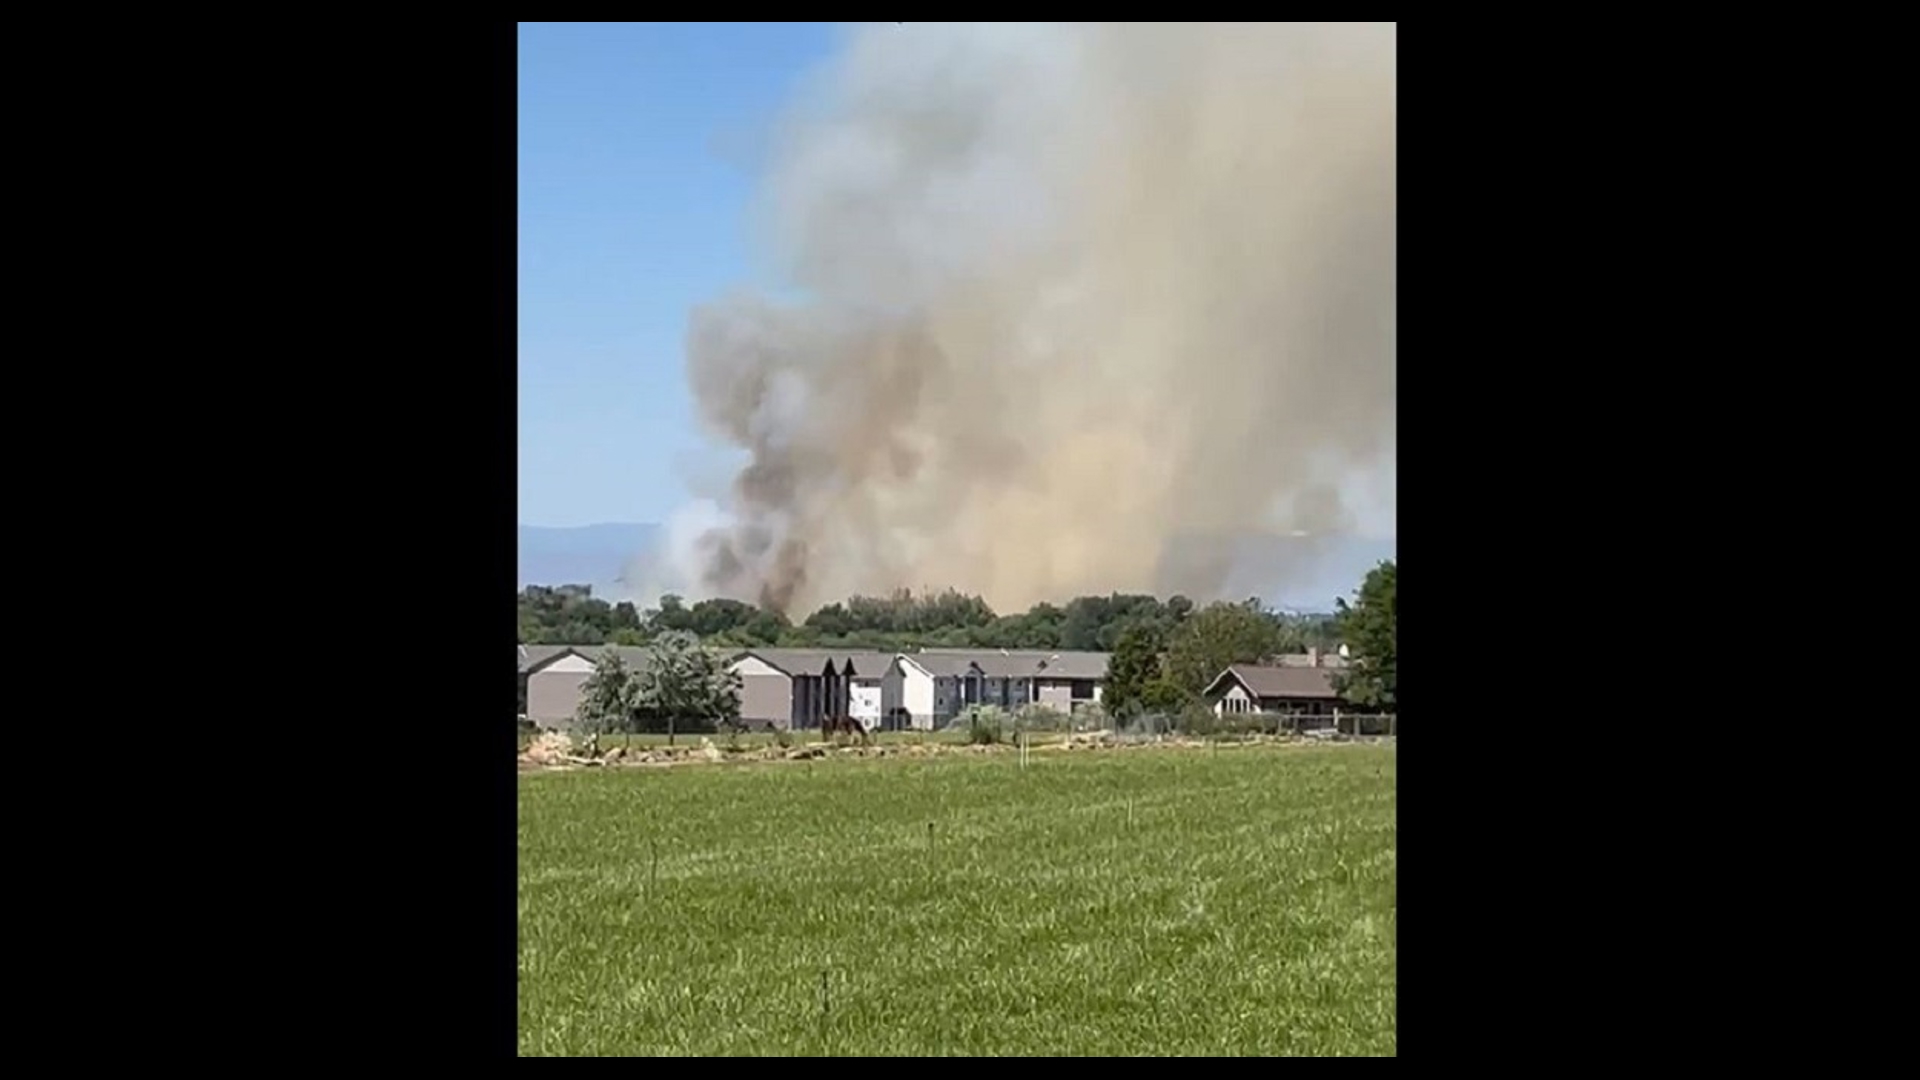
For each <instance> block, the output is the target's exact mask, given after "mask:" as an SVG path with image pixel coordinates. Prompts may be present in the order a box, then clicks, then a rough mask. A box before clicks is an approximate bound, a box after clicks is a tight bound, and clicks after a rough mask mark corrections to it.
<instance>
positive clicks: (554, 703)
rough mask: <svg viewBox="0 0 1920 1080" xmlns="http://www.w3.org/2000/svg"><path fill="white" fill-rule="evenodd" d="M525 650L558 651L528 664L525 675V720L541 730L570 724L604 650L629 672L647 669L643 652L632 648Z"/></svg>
mask: <svg viewBox="0 0 1920 1080" xmlns="http://www.w3.org/2000/svg"><path fill="white" fill-rule="evenodd" d="M527 648H528V650H529V651H531V650H533V649H536V648H558V649H559V650H560V651H559V652H556V653H552V654H549V655H548V656H546V657H545V658H544V659H542V660H541V661H539V662H538V663H536V664H533V665H530V666H529V667H528V669H527V672H526V675H525V678H526V680H527V719H529V720H531V721H533V722H534V723H536V724H538V725H540V726H541V727H543V728H563V727H571V726H572V725H573V721H574V712H575V710H577V709H578V708H579V707H580V698H581V696H582V694H583V693H584V692H585V686H586V682H587V676H589V675H591V674H593V667H594V663H595V662H596V661H597V660H599V659H600V654H601V653H603V652H605V651H606V650H608V649H613V650H614V651H616V652H618V653H619V654H620V659H621V660H623V661H625V663H626V665H627V668H628V670H630V671H640V670H643V669H644V668H645V667H646V666H647V650H645V649H642V648H636V647H632V646H615V645H563V646H536V645H529V646H527Z"/></svg>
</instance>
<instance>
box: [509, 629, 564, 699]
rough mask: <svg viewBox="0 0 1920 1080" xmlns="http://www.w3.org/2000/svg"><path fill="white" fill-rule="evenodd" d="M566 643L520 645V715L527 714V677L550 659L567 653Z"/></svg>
mask: <svg viewBox="0 0 1920 1080" xmlns="http://www.w3.org/2000/svg"><path fill="white" fill-rule="evenodd" d="M567 648H568V647H567V646H565V645H522V646H520V669H519V680H520V685H519V688H518V689H519V694H518V697H519V701H520V715H522V716H527V715H529V714H528V712H527V677H528V676H529V675H531V674H532V673H534V672H535V671H538V670H540V669H541V668H543V667H545V666H546V665H547V664H548V663H549V662H550V661H553V660H556V659H558V658H559V657H560V656H561V655H563V654H564V653H566V651H567Z"/></svg>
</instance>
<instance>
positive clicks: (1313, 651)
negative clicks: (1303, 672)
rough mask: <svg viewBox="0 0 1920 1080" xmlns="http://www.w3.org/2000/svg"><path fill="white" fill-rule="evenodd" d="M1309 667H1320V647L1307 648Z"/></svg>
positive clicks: (1311, 646)
mask: <svg viewBox="0 0 1920 1080" xmlns="http://www.w3.org/2000/svg"><path fill="white" fill-rule="evenodd" d="M1307 666H1308V667H1319V666H1320V646H1318V645H1310V646H1308V647H1307Z"/></svg>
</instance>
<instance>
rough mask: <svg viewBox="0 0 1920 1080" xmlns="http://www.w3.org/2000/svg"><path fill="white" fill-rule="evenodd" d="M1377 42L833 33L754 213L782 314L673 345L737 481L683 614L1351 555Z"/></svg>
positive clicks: (1269, 33)
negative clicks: (1238, 555)
mask: <svg viewBox="0 0 1920 1080" xmlns="http://www.w3.org/2000/svg"><path fill="white" fill-rule="evenodd" d="M1394 39H1395V28H1394V26H1393V24H1390V23H1389V24H1298V23H1296V24H1285V23H1281V24H1262V23H1246V24H1208V25H1186V26H1180V25H1173V26H1170V25H1167V24H1140V25H1032V24H1025V25H938V24H921V23H910V24H907V25H904V26H898V25H894V24H882V25H879V26H873V27H868V28H865V29H862V30H859V31H856V32H855V33H853V35H852V36H851V37H850V38H849V40H848V42H847V45H846V48H845V50H844V52H843V53H842V54H841V56H840V57H839V58H838V59H837V61H836V63H835V64H834V66H833V67H832V68H830V69H829V70H827V71H826V72H824V73H823V75H822V77H821V78H820V80H819V81H818V82H817V83H815V84H812V85H811V86H810V88H809V93H808V94H807V95H806V98H805V100H804V101H802V102H800V103H799V104H798V106H797V107H796V108H795V109H794V111H793V113H792V115H791V116H790V117H789V118H788V121H787V123H786V124H785V125H784V126H783V127H782V129H781V131H780V136H779V138H778V139H777V141H776V143H775V144H774V146H773V147H772V152H771V161H770V166H769V173H768V175H767V177H766V179H765V187H764V190H763V192H762V196H763V202H762V207H761V209H762V211H763V215H762V218H761V221H760V224H761V225H762V226H763V227H764V238H765V240H766V241H767V242H768V249H769V251H770V253H771V254H772V255H774V257H775V258H776V259H777V260H778V262H777V266H778V269H779V270H780V271H781V272H782V273H783V274H784V275H785V278H786V280H787V281H789V282H790V283H791V285H792V287H793V292H794V295H795V296H797V297H798V299H794V300H784V301H776V300H774V299H770V298H765V297H759V296H752V295H744V294H743V295H736V296H732V297H727V298H724V299H721V300H719V301H717V302H715V303H713V304H711V305H709V306H706V307H703V308H700V309H698V310H696V311H695V312H694V313H693V316H692V319H691V326H690V329H689V334H688V345H687V370H688V375H689V378H690V381H691V385H692V389H693V392H694V395H695V397H696V399H697V401H698V406H699V410H700V414H701V416H702V418H703V420H704V421H705V423H706V424H707V426H708V427H709V428H710V430H711V431H712V432H714V433H716V434H717V435H718V436H720V437H721V438H723V439H724V440H726V441H727V442H728V443H730V444H732V445H733V446H736V447H738V448H741V449H743V450H745V451H746V452H747V455H748V461H747V464H746V465H745V466H744V468H743V469H742V470H741V471H740V473H739V475H738V476H737V477H736V478H735V480H734V483H733V486H732V490H731V492H730V493H729V495H728V497H727V498H726V499H725V500H723V505H722V511H723V513H724V520H722V521H720V522H719V523H718V524H715V525H713V526H712V527H710V528H708V529H706V530H705V531H704V533H703V535H701V536H700V537H699V539H698V540H697V542H693V543H685V544H681V545H680V546H679V551H680V556H679V557H680V558H681V559H682V560H686V561H691V563H692V564H693V565H692V566H691V567H689V568H688V569H690V570H691V571H692V572H693V573H694V574H695V575H697V579H698V580H697V581H696V582H695V583H694V585H693V588H692V590H691V591H694V592H698V593H702V594H708V595H727V596H734V597H738V598H740V599H745V600H750V601H759V602H762V603H766V604H770V605H772V606H774V607H776V608H779V609H782V610H787V611H789V612H792V613H795V614H800V613H804V612H805V611H807V610H810V609H812V608H813V607H815V606H818V605H819V604H821V603H826V602H828V601H831V600H835V599H840V598H842V597H845V596H847V595H849V594H852V593H867V594H873V593H880V592H885V591H888V590H891V589H894V588H898V587H921V586H926V585H933V586H938V587H946V586H953V587H956V588H959V589H961V590H963V591H966V592H977V593H980V594H982V595H984V596H985V597H986V599H987V600H988V601H989V602H990V603H991V604H993V605H994V606H995V607H996V608H997V609H999V610H1003V611H1005V610H1019V609H1021V608H1024V607H1026V606H1028V605H1030V604H1032V603H1034V602H1036V601H1039V600H1054V601H1062V600H1065V599H1067V598H1070V597H1072V596H1075V595H1078V594H1082V593H1106V592H1108V591H1112V590H1116V589H1118V590H1123V591H1127V590H1139V591H1151V592H1157V593H1160V594H1162V595H1165V594H1169V593H1173V592H1184V593H1186V594H1188V595H1190V596H1194V597H1196V598H1205V597H1210V596H1213V595H1216V594H1217V593H1218V592H1219V591H1220V589H1221V588H1222V587H1223V586H1224V585H1225V584H1226V582H1227V579H1228V577H1229V574H1230V571H1231V570H1232V569H1233V566H1232V563H1233V560H1234V558H1235V556H1234V554H1233V552H1234V551H1235V550H1238V549H1241V548H1244V547H1245V546H1246V545H1247V543H1248V542H1250V541H1252V542H1257V541H1258V540H1259V539H1260V538H1261V537H1267V536H1271V537H1287V536H1292V535H1297V534H1299V533H1301V532H1306V533H1310V534H1320V533H1325V532H1328V531H1334V530H1339V529H1341V528H1342V527H1344V526H1345V525H1347V524H1348V523H1349V521H1348V519H1349V517H1350V508H1349V507H1348V506H1347V504H1346V502H1345V501H1344V499H1343V490H1344V489H1346V488H1347V487H1348V486H1349V481H1348V479H1347V478H1349V477H1351V476H1352V475H1354V474H1355V473H1357V472H1366V471H1370V470H1372V471H1377V470H1380V469H1382V468H1385V467H1387V466H1388V464H1389V463H1390V461H1391V458H1392V454H1393V430H1394V415H1395V410H1394V243H1395V237H1394V215H1395V208H1394V198H1395V193H1394V171H1395V165H1394V64H1395V40H1394ZM716 520H718V519H716ZM1274 569H1276V570H1278V571H1284V569H1285V568H1284V567H1278V568H1274Z"/></svg>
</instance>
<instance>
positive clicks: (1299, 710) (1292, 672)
mask: <svg viewBox="0 0 1920 1080" xmlns="http://www.w3.org/2000/svg"><path fill="white" fill-rule="evenodd" d="M1333 675H1334V669H1333V668H1331V667H1327V666H1320V667H1306V666H1296V665H1292V664H1284V665H1276V666H1265V665H1254V664H1234V665H1233V666H1231V667H1229V668H1227V670H1225V671H1223V672H1221V673H1220V674H1219V676H1218V677H1216V678H1215V679H1214V680H1213V682H1212V683H1210V684H1209V685H1208V686H1207V689H1206V691H1205V694H1204V696H1205V697H1206V700H1207V702H1208V704H1209V705H1211V706H1212V708H1213V711H1214V712H1215V713H1217V714H1219V715H1222V716H1228V715H1239V714H1244V713H1284V714H1287V715H1291V716H1316V717H1317V716H1331V715H1333V714H1334V713H1335V712H1336V711H1337V710H1339V709H1342V708H1346V707H1347V705H1346V702H1344V701H1342V700H1341V699H1340V695H1339V693H1338V692H1337V691H1335V690H1334V688H1333Z"/></svg>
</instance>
